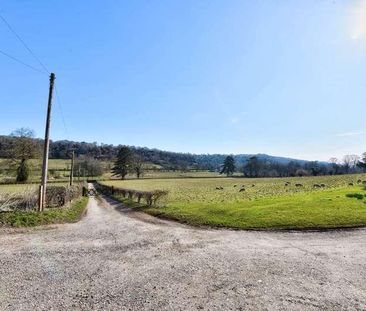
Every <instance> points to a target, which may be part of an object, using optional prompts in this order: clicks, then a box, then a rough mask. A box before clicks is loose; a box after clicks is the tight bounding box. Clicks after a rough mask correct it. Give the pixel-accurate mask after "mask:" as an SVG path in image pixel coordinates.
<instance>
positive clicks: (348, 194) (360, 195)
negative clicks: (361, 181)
mask: <svg viewBox="0 0 366 311" xmlns="http://www.w3.org/2000/svg"><path fill="white" fill-rule="evenodd" d="M346 197H347V198H356V199H357V200H362V199H363V198H364V197H365V195H364V194H362V193H347V194H346Z"/></svg>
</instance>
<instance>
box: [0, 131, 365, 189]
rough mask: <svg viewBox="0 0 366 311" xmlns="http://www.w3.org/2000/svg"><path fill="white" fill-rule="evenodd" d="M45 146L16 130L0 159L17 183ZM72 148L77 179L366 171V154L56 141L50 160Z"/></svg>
mask: <svg viewBox="0 0 366 311" xmlns="http://www.w3.org/2000/svg"><path fill="white" fill-rule="evenodd" d="M42 144H43V141H42V140H41V139H36V138H34V132H33V131H32V130H31V129H27V128H20V129H17V130H15V131H14V132H12V133H11V135H9V136H0V158H8V159H9V166H11V167H14V169H15V170H16V172H17V174H16V179H17V181H19V182H24V181H27V180H28V177H29V172H30V168H29V164H28V163H29V161H28V160H30V159H34V158H39V157H40V155H41V149H42ZM71 150H74V152H75V154H76V162H75V166H74V175H75V176H86V177H89V176H100V175H102V174H103V173H104V172H106V171H107V170H110V169H111V170H112V173H113V174H114V176H118V177H119V178H125V177H126V176H127V174H135V175H136V177H137V178H140V177H141V176H142V175H143V173H144V168H145V165H146V163H150V164H157V165H159V166H160V168H161V169H163V170H183V171H185V170H210V171H219V172H220V173H221V174H226V175H228V176H230V175H232V174H234V173H242V174H243V175H244V176H246V177H291V176H317V175H333V174H349V173H359V172H364V171H366V153H364V154H363V155H362V156H358V155H346V156H344V157H343V158H342V159H341V160H339V159H336V158H331V159H330V160H329V162H318V161H303V160H293V159H288V158H282V157H273V156H268V155H264V154H258V155H229V156H226V155H222V154H214V155H194V154H187V153H176V152H168V151H162V150H157V149H149V148H142V147H129V146H121V145H119V146H113V145H105V144H101V145H98V144H96V143H85V142H81V143H79V142H71V141H56V142H51V144H50V158H55V159H69V158H70V151H71ZM115 159H117V160H115ZM101 160H110V161H112V160H113V161H114V160H115V162H114V165H113V167H104V166H103V165H102V162H101ZM51 173H52V174H56V173H55V172H51Z"/></svg>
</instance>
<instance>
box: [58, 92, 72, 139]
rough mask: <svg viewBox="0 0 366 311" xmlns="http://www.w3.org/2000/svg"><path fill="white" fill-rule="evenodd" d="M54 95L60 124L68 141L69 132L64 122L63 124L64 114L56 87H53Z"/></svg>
mask: <svg viewBox="0 0 366 311" xmlns="http://www.w3.org/2000/svg"><path fill="white" fill-rule="evenodd" d="M55 94H56V101H57V105H58V109H59V110H60V114H61V120H62V123H63V125H64V129H65V132H66V136H67V138H68V139H70V138H69V131H68V130H67V126H66V122H65V118H64V113H63V111H62V104H61V100H60V96H59V95H58V91H57V87H55Z"/></svg>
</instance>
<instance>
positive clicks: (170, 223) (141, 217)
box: [101, 195, 190, 228]
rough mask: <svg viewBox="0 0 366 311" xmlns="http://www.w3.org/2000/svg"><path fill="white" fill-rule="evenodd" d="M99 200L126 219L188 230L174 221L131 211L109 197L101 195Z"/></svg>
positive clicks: (131, 209)
mask: <svg viewBox="0 0 366 311" xmlns="http://www.w3.org/2000/svg"><path fill="white" fill-rule="evenodd" d="M101 198H102V199H103V201H105V203H107V204H108V205H109V206H111V207H113V209H114V210H116V211H117V212H119V213H121V214H123V215H125V216H127V217H130V218H134V219H137V220H140V221H143V222H145V223H149V224H154V225H160V226H169V227H172V226H173V227H185V228H190V227H189V226H187V225H184V224H180V223H177V222H174V221H169V220H163V219H159V218H157V217H154V216H151V215H148V214H146V213H144V212H142V211H139V210H138V209H133V208H131V207H128V206H126V205H124V204H123V203H121V202H119V201H117V200H115V199H113V198H111V197H109V196H104V195H101Z"/></svg>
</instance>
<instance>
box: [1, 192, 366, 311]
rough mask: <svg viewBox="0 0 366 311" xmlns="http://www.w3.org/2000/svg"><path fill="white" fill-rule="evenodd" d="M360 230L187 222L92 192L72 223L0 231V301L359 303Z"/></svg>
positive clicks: (50, 306) (78, 304)
mask: <svg viewBox="0 0 366 311" xmlns="http://www.w3.org/2000/svg"><path fill="white" fill-rule="evenodd" d="M365 237H366V230H353V231H338V232H337V231H333V232H313V233H309V232H308V233H299V232H282V233H279V232H246V231H231V230H205V229H195V228H190V227H186V226H184V225H180V224H176V223H173V222H167V221H161V220H157V219H155V218H153V217H150V216H148V215H145V214H141V213H136V212H132V211H129V210H128V209H126V208H123V207H121V206H120V205H119V204H116V203H113V202H109V203H107V202H106V201H102V202H98V201H97V200H96V199H94V198H91V199H90V201H89V205H88V213H87V215H86V217H85V218H84V219H83V220H82V221H80V222H79V223H76V224H66V225H57V226H51V227H43V228H38V229H32V230H28V229H27V230H24V229H23V230H9V229H8V230H4V229H2V230H1V231H0V310H27V311H28V310H366V283H365V281H366V241H365Z"/></svg>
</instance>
